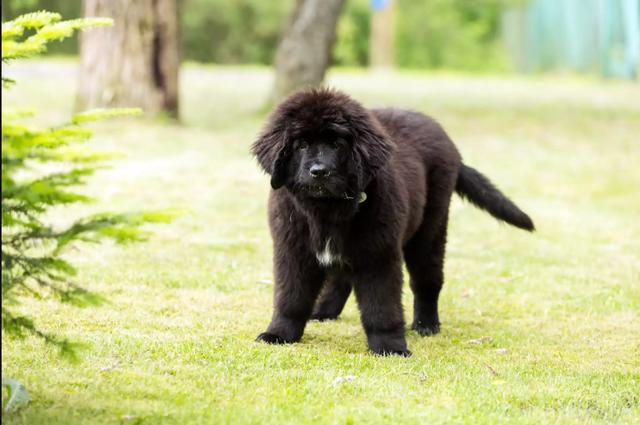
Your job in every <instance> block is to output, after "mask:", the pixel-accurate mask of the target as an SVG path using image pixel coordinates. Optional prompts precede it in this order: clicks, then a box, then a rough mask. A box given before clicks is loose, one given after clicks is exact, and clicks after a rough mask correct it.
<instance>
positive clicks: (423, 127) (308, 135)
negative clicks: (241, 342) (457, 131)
mask: <svg viewBox="0 0 640 425" xmlns="http://www.w3.org/2000/svg"><path fill="white" fill-rule="evenodd" d="M252 152H253V154H254V155H255V156H256V158H257V159H258V162H259V164H260V165H261V166H262V168H263V169H264V170H265V171H266V172H267V173H269V174H271V186H272V187H273V190H272V191H271V193H270V196H269V225H270V229H271V235H272V238H273V247H274V258H273V260H274V275H275V285H274V310H273V317H272V319H271V323H270V325H269V327H268V328H267V330H266V332H264V333H262V334H260V335H259V336H258V338H257V339H258V340H260V341H265V342H268V343H278V344H279V343H290V342H296V341H298V340H299V339H300V338H301V337H302V334H303V332H304V328H305V325H306V323H307V321H308V320H309V319H317V320H328V319H336V318H337V317H338V316H339V314H340V312H341V311H342V308H343V307H344V304H345V302H346V300H347V298H348V297H349V294H350V293H351V290H352V289H353V290H354V292H355V295H356V299H357V302H358V306H359V308H360V316H361V320H362V325H363V327H364V330H365V332H366V334H367V339H368V345H369V349H370V350H371V351H372V352H374V353H376V354H382V355H385V354H399V355H404V356H408V355H410V354H411V353H410V352H409V350H408V349H407V345H406V342H405V336H404V332H405V330H404V326H405V325H404V318H403V311H402V303H401V294H402V261H403V259H404V262H405V263H406V265H407V268H408V270H409V274H410V278H411V280H410V286H411V289H412V291H413V293H414V314H413V324H412V328H413V329H414V330H416V331H417V332H418V333H419V334H420V335H433V334H436V333H438V331H439V330H440V320H439V317H438V295H439V293H440V289H441V288H442V284H443V280H444V276H443V271H442V269H443V262H444V255H445V244H446V236H447V219H448V212H449V204H450V200H451V194H452V193H453V191H454V190H456V191H457V192H458V193H459V194H461V195H462V196H464V197H466V198H468V199H469V200H470V201H471V202H473V203H474V204H475V205H478V206H479V207H481V208H483V209H485V210H487V211H489V212H490V213H491V214H492V215H493V216H494V217H496V218H499V219H502V220H504V221H506V222H508V223H511V224H513V225H515V226H518V227H521V228H524V229H527V230H532V229H533V223H532V222H531V219H529V217H528V216H527V215H526V214H525V213H523V212H522V211H520V210H519V209H518V208H517V207H516V206H515V205H514V204H513V203H512V202H511V201H509V199H507V198H506V197H505V196H504V195H502V194H501V193H500V192H499V191H498V190H497V189H496V188H495V187H494V186H493V185H492V184H491V182H490V181H489V180H488V179H487V178H486V177H484V176H483V175H482V174H480V173H478V172H477V171H476V170H474V169H472V168H470V167H467V166H465V165H463V164H462V162H461V159H460V155H459V154H458V151H457V150H456V148H455V146H454V145H453V143H452V142H451V140H450V139H449V137H448V136H447V134H446V133H445V132H444V130H443V129H442V128H441V127H440V126H439V125H438V124H437V123H436V122H435V121H433V120H432V119H431V118H429V117H426V116H424V115H422V114H419V113H415V112H409V111H404V110H394V109H380V110H367V109H365V108H364V107H362V106H361V105H360V104H359V103H358V102H356V101H354V100H353V99H351V98H350V97H349V96H347V95H345V94H343V93H340V92H336V91H331V90H324V89H320V90H309V91H303V92H299V93H297V94H294V95H293V96H291V97H289V98H288V99H286V100H285V101H284V102H283V103H281V104H280V105H279V106H278V108H277V109H276V110H275V111H274V112H273V114H272V115H271V117H270V118H269V120H268V123H267V125H266V127H265V129H264V131H263V133H262V135H261V136H260V137H259V138H258V140H257V141H256V142H255V143H254V144H253V146H252ZM365 197H366V199H364V198H365Z"/></svg>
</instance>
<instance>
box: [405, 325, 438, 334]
mask: <svg viewBox="0 0 640 425" xmlns="http://www.w3.org/2000/svg"><path fill="white" fill-rule="evenodd" d="M411 329H413V330H414V331H416V332H418V333H419V334H420V335H421V336H432V335H435V334H437V333H438V332H440V323H437V322H436V323H422V322H414V323H413V326H411Z"/></svg>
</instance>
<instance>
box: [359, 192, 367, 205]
mask: <svg viewBox="0 0 640 425" xmlns="http://www.w3.org/2000/svg"><path fill="white" fill-rule="evenodd" d="M366 200H367V194H366V193H365V192H360V195H358V203H359V204H361V203H363V202H364V201H366Z"/></svg>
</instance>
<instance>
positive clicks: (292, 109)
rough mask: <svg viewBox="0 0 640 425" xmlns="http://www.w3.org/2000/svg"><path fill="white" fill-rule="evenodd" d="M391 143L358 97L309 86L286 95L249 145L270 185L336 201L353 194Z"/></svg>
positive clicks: (381, 162) (369, 177)
mask: <svg viewBox="0 0 640 425" xmlns="http://www.w3.org/2000/svg"><path fill="white" fill-rule="evenodd" d="M393 148H394V145H393V143H392V142H391V140H390V138H389V136H388V135H387V134H386V132H385V131H384V129H383V128H382V126H381V125H380V123H379V122H378V121H377V120H376V118H375V117H374V116H372V114H371V113H370V112H369V111H367V110H366V109H365V108H364V107H363V106H362V105H360V104H359V103H358V102H356V101H355V100H353V99H351V98H350V97H349V96H347V95H346V94H343V93H340V92H337V91H333V90H328V89H312V90H305V91H302V92H298V93H296V94H294V95H292V96H290V97H289V98H287V99H286V100H284V101H283V102H282V103H281V104H280V105H279V106H278V107H277V108H276V110H275V111H274V112H273V113H272V114H271V116H270V117H269V119H268V122H267V125H266V127H265V129H264V130H263V132H262V134H261V135H260V137H259V138H258V140H257V141H256V142H255V143H254V144H253V146H252V149H251V150H252V152H253V154H254V155H255V156H256V158H257V159H258V162H259V163H260V165H261V166H262V168H263V169H264V170H265V171H266V172H267V173H269V174H270V175H271V186H272V187H273V188H274V189H278V188H280V187H282V186H284V187H286V188H287V189H288V190H290V191H291V192H292V193H294V194H295V195H296V196H299V197H305V198H314V199H334V200H335V199H356V198H357V197H358V195H359V193H360V192H361V191H364V189H365V188H366V186H367V185H368V184H369V183H370V182H371V180H372V179H373V178H374V177H375V176H376V174H377V172H378V170H379V169H380V167H382V166H383V165H384V164H385V163H386V162H387V160H388V159H389V155H390V154H391V152H392V150H393Z"/></svg>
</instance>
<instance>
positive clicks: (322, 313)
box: [311, 276, 351, 321]
mask: <svg viewBox="0 0 640 425" xmlns="http://www.w3.org/2000/svg"><path fill="white" fill-rule="evenodd" d="M349 294H351V282H349V280H348V279H347V278H345V277H343V276H331V277H329V279H327V282H326V283H325V285H324V288H323V289H322V292H321V294H320V298H318V300H317V301H316V305H315V307H314V309H313V313H312V314H311V320H320V321H324V320H335V319H337V318H338V316H340V313H342V309H343V308H344V305H345V303H346V302H347V299H348V298H349Z"/></svg>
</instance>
